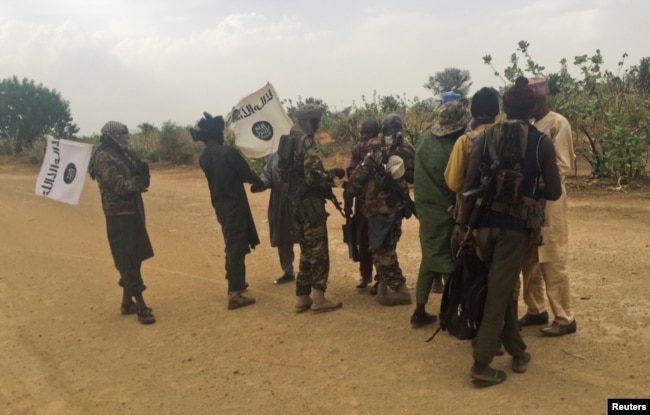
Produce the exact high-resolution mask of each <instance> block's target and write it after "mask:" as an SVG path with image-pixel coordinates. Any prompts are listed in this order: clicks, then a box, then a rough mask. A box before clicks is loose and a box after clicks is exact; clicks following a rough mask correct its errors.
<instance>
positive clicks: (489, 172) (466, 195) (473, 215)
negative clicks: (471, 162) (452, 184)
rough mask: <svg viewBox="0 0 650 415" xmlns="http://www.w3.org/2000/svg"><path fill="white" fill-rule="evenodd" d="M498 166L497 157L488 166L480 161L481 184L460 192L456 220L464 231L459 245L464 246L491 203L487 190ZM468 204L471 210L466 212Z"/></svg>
mask: <svg viewBox="0 0 650 415" xmlns="http://www.w3.org/2000/svg"><path fill="white" fill-rule="evenodd" d="M500 167H501V160H499V159H496V160H493V161H492V164H490V165H489V166H488V165H487V164H485V163H481V165H480V166H479V171H480V172H481V185H480V186H479V187H476V188H474V189H470V190H467V191H465V192H463V193H461V194H460V201H459V203H460V204H461V208H460V213H459V218H458V222H459V223H460V224H461V226H462V227H463V228H464V229H463V231H464V232H465V234H464V236H463V240H462V241H458V243H459V244H460V246H464V245H466V244H467V243H468V242H469V238H470V237H471V235H472V232H473V231H474V229H476V226H477V225H478V221H479V219H480V218H481V216H482V215H483V212H484V211H485V209H487V208H489V207H490V205H491V204H492V196H493V195H492V194H491V193H490V192H489V191H488V190H489V189H490V186H491V184H492V180H494V177H495V176H496V172H497V170H499V168H500ZM470 206H471V210H470V211H469V214H467V211H468V209H469V208H470ZM460 252H461V250H460V249H459V250H458V252H457V254H456V255H457V256H458V255H459V254H460Z"/></svg>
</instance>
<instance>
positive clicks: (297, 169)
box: [278, 104, 345, 313]
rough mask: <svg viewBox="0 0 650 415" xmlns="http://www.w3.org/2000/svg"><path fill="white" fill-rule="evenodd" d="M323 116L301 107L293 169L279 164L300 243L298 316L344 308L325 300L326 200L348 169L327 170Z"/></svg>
mask: <svg viewBox="0 0 650 415" xmlns="http://www.w3.org/2000/svg"><path fill="white" fill-rule="evenodd" d="M323 113H324V108H323V107H322V106H320V105H314V104H306V105H303V106H302V107H300V108H298V110H297V111H296V117H297V121H298V122H297V124H295V125H294V126H293V127H292V128H291V132H290V133H289V138H290V139H291V140H292V141H293V142H294V143H295V147H294V149H293V150H292V155H291V163H290V165H291V166H290V167H287V166H286V165H284V163H280V164H279V165H278V174H279V175H280V177H281V178H284V179H283V180H289V181H290V184H289V188H290V192H293V194H291V195H290V196H289V197H290V198H291V209H292V216H293V227H294V228H293V229H294V234H295V235H296V237H297V238H298V243H299V244H300V263H299V269H298V276H297V278H296V296H297V301H296V306H295V309H296V312H297V313H302V312H305V311H307V310H309V309H311V311H312V313H322V312H325V311H333V310H337V309H339V308H341V303H340V302H338V301H330V300H328V299H326V298H325V290H327V280H328V277H329V268H330V262H329V261H330V260H329V247H328V240H327V216H328V213H327V211H326V210H325V200H326V199H331V200H332V201H334V200H335V198H334V197H333V194H332V186H333V179H334V177H338V178H343V176H344V175H345V170H343V169H340V168H335V169H331V170H325V168H324V167H323V162H322V160H321V158H320V153H319V150H318V146H317V145H316V141H315V138H314V135H315V133H316V131H317V130H318V124H319V123H320V120H321V117H322V116H323ZM335 204H336V203H335ZM338 208H340V206H338Z"/></svg>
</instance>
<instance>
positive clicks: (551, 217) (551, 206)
mask: <svg viewBox="0 0 650 415" xmlns="http://www.w3.org/2000/svg"><path fill="white" fill-rule="evenodd" d="M535 127H537V129H539V130H540V131H542V132H543V133H545V134H546V135H548V136H549V137H550V138H551V140H552V141H553V145H554V146H555V152H556V154H557V167H558V169H559V170H560V177H561V178H562V196H560V198H559V199H558V200H556V201H554V202H551V201H547V202H546V210H545V212H544V213H545V215H546V220H545V223H544V228H543V235H544V245H542V246H540V247H539V248H538V255H539V262H540V263H545V262H553V261H566V260H567V255H568V248H569V224H568V221H567V207H568V203H567V195H566V187H565V185H564V180H565V177H566V176H567V175H568V174H569V173H570V172H571V171H572V170H573V166H574V163H575V158H576V155H575V152H574V150H573V135H572V133H571V125H570V124H569V121H568V120H567V119H566V118H564V117H563V116H562V115H560V114H558V113H557V112H553V111H550V112H549V113H548V114H546V116H544V118H542V119H540V120H537V121H535Z"/></svg>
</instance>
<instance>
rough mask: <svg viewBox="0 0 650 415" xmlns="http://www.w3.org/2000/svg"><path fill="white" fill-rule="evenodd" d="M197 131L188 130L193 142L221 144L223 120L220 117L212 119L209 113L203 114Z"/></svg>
mask: <svg viewBox="0 0 650 415" xmlns="http://www.w3.org/2000/svg"><path fill="white" fill-rule="evenodd" d="M197 125H198V127H199V129H198V130H195V129H194V128H190V134H191V135H192V139H193V140H194V141H203V142H204V143H207V142H208V141H209V140H217V141H219V142H221V143H223V128H224V125H225V123H224V120H223V117H222V116H221V115H217V116H216V117H213V116H212V115H210V113H209V112H205V111H204V112H203V118H201V119H200V120H199V121H198V123H197Z"/></svg>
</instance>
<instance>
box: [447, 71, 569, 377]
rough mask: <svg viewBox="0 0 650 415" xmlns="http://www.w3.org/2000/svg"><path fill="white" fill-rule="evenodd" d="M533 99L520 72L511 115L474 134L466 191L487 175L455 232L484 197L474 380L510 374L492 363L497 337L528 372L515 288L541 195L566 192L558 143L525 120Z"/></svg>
mask: <svg viewBox="0 0 650 415" xmlns="http://www.w3.org/2000/svg"><path fill="white" fill-rule="evenodd" d="M534 106H535V93H534V92H533V90H532V89H531V88H530V87H529V86H528V79H526V78H524V77H519V78H517V80H516V82H515V84H514V86H512V87H510V88H509V89H508V90H507V91H506V93H505V94H504V97H503V109H504V111H505V113H506V116H507V119H506V120H505V121H504V122H501V123H498V124H496V125H495V126H493V127H491V128H489V129H487V130H485V132H484V133H483V134H481V135H480V136H478V137H477V138H476V140H475V141H474V144H473V146H472V151H471V155H470V160H469V166H468V171H467V177H466V180H465V183H464V185H463V192H462V193H464V194H465V195H468V194H470V193H472V192H470V191H471V190H472V189H476V188H479V187H481V183H482V182H483V183H488V182H489V184H488V185H485V186H484V188H485V192H484V193H483V194H482V195H481V196H480V197H479V198H478V201H477V200H474V199H469V198H468V199H467V200H465V201H463V200H461V203H463V206H461V212H460V214H459V222H460V226H461V228H460V229H461V230H460V231H459V232H458V234H457V235H456V239H457V240H458V241H460V242H461V243H462V242H466V237H467V236H468V234H469V232H471V229H470V228H469V227H468V218H469V217H470V216H473V215H469V214H468V213H467V212H470V211H472V208H473V205H475V204H477V203H480V211H479V212H478V213H479V214H478V217H477V222H476V225H475V226H476V227H477V228H478V233H477V243H478V247H479V249H480V252H481V255H482V257H483V260H484V262H485V264H486V266H487V268H488V282H487V285H488V289H487V296H486V300H485V307H484V312H483V318H482V321H481V324H480V327H479V329H478V333H477V336H476V342H475V344H474V352H473V357H474V364H473V365H472V367H471V369H470V373H469V376H470V378H472V381H473V383H474V384H475V385H477V386H492V385H496V384H499V383H501V382H503V381H504V380H505V379H506V374H505V372H503V371H500V370H496V369H493V368H492V367H490V363H491V362H492V359H493V357H494V354H495V351H496V348H497V340H498V339H499V338H501V340H502V342H503V345H504V347H505V349H506V351H507V352H508V354H510V355H511V356H512V370H513V372H515V373H523V372H525V371H526V369H527V368H528V364H529V362H530V354H529V353H528V352H526V351H525V350H526V344H525V343H524V342H523V340H522V338H521V335H520V333H519V325H518V323H517V320H516V314H515V312H514V307H513V306H512V304H513V301H512V291H513V289H514V287H515V283H516V281H517V279H518V277H519V271H520V269H521V265H522V261H523V257H524V253H525V252H526V249H527V248H528V246H529V245H530V244H531V243H537V242H538V236H539V235H538V234H537V233H536V231H537V230H539V229H540V228H541V223H540V221H543V215H540V212H543V209H542V208H541V205H540V204H539V203H538V202H537V199H538V198H540V197H543V198H545V199H547V200H557V199H558V198H559V197H560V195H561V194H562V187H561V183H560V175H559V172H558V168H557V164H556V162H555V150H554V148H553V143H552V142H551V140H550V139H549V138H548V137H547V136H546V135H544V134H543V133H541V132H540V131H539V130H537V129H536V128H535V127H534V126H532V125H531V124H530V123H529V122H528V119H529V118H530V114H531V111H532V110H533V107H534ZM540 178H541V181H542V182H543V185H541V186H540V185H539V182H540ZM511 179H513V180H511ZM540 219H541V220H540ZM470 237H471V236H470Z"/></svg>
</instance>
